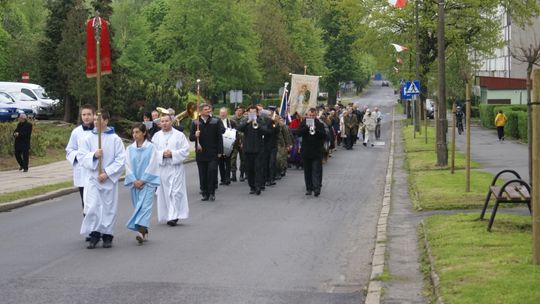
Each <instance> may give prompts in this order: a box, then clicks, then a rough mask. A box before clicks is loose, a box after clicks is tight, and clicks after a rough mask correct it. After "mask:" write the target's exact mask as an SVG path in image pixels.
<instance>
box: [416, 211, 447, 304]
mask: <svg viewBox="0 0 540 304" xmlns="http://www.w3.org/2000/svg"><path fill="white" fill-rule="evenodd" d="M420 227H421V228H422V237H423V239H424V252H425V253H426V255H427V257H428V262H429V278H430V280H431V285H432V286H433V290H432V293H433V296H434V297H435V301H436V303H437V304H444V301H443V298H442V296H441V293H440V284H441V281H440V278H439V275H438V274H437V273H436V272H435V259H434V258H433V255H432V254H431V247H430V246H429V241H428V239H427V234H426V226H425V224H424V220H421V221H420Z"/></svg>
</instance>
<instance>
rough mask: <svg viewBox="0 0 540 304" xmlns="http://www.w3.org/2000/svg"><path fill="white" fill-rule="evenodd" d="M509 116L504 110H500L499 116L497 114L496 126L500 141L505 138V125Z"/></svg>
mask: <svg viewBox="0 0 540 304" xmlns="http://www.w3.org/2000/svg"><path fill="white" fill-rule="evenodd" d="M507 121H508V118H506V115H504V113H503V111H502V110H499V113H497V116H495V126H496V127H497V135H498V136H499V141H501V140H504V126H505V125H506V122H507Z"/></svg>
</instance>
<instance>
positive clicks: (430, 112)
mask: <svg viewBox="0 0 540 304" xmlns="http://www.w3.org/2000/svg"><path fill="white" fill-rule="evenodd" d="M434 116H435V107H434V106H433V100H432V99H426V117H427V118H428V119H433V118H434Z"/></svg>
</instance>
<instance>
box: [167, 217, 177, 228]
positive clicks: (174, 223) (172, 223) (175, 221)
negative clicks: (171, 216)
mask: <svg viewBox="0 0 540 304" xmlns="http://www.w3.org/2000/svg"><path fill="white" fill-rule="evenodd" d="M177 224H178V219H175V220H170V221H167V225H169V226H171V227H174V226H176V225H177Z"/></svg>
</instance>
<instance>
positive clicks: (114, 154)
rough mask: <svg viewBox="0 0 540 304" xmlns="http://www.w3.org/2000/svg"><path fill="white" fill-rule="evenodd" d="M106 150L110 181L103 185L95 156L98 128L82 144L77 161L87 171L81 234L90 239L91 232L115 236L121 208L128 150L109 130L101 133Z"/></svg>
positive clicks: (105, 160)
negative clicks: (120, 192)
mask: <svg viewBox="0 0 540 304" xmlns="http://www.w3.org/2000/svg"><path fill="white" fill-rule="evenodd" d="M101 147H102V150H103V156H102V160H103V161H102V167H103V171H104V172H105V173H107V175H108V178H107V179H106V180H105V181H104V182H102V183H100V182H99V181H98V179H97V177H98V175H99V169H98V159H97V158H95V157H94V153H95V151H96V150H97V148H98V135H97V131H96V129H94V131H92V134H89V135H88V136H85V137H84V138H83V139H82V140H81V141H79V153H78V156H77V157H78V159H79V161H80V163H81V166H82V167H83V168H84V170H85V173H84V175H85V176H86V180H85V182H84V194H83V198H84V209H85V210H84V213H85V214H86V216H85V217H84V219H83V222H82V225H81V235H84V236H87V235H88V234H90V233H91V232H92V231H97V232H100V233H102V234H111V235H112V234H113V228H114V224H115V222H116V214H117V209H118V179H119V178H120V175H121V174H122V171H123V169H124V163H125V160H126V150H125V148H124V144H123V143H122V140H121V139H120V137H118V135H116V134H115V133H114V129H112V128H108V129H107V131H106V132H104V133H102V134H101Z"/></svg>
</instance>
